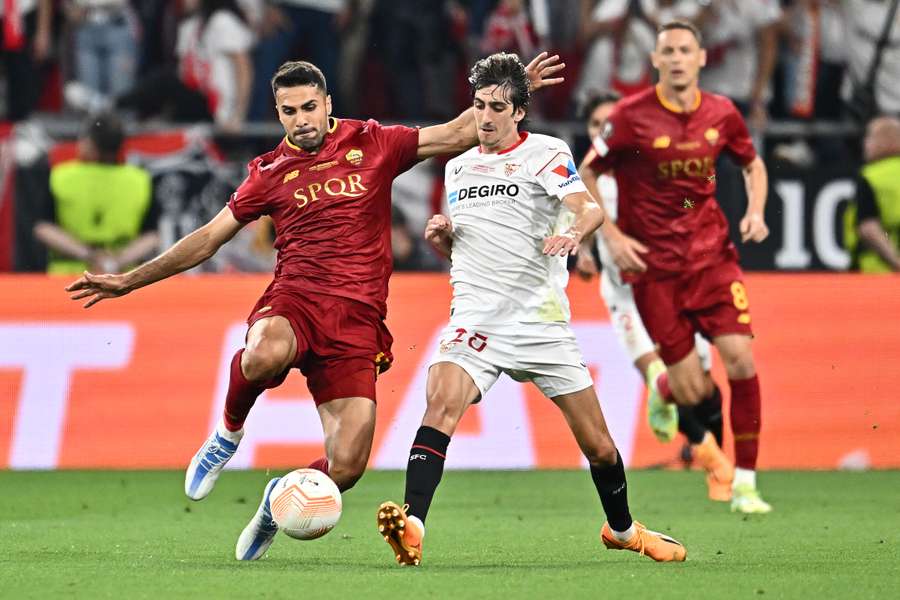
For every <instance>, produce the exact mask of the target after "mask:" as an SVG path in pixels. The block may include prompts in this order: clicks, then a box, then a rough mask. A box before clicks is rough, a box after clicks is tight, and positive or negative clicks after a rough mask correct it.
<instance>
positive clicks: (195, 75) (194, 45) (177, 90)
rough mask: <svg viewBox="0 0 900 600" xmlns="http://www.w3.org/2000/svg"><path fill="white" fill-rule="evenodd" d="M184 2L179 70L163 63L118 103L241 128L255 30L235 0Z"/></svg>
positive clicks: (231, 128) (181, 119)
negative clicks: (160, 67)
mask: <svg viewBox="0 0 900 600" xmlns="http://www.w3.org/2000/svg"><path fill="white" fill-rule="evenodd" d="M185 4H186V6H187V8H188V9H189V11H190V15H191V16H188V17H187V18H185V19H184V20H183V21H182V22H181V24H180V25H179V27H178V38H177V42H176V48H175V51H176V54H177V56H178V66H177V70H172V69H170V68H163V69H161V70H159V71H157V72H156V73H154V74H152V75H150V76H148V77H146V78H143V79H141V80H140V81H139V82H138V84H137V86H136V87H135V88H134V89H132V90H131V91H130V92H128V93H127V94H125V95H124V96H122V97H120V98H119V99H118V101H117V106H118V107H119V108H122V109H133V110H136V111H137V112H138V113H139V114H140V115H141V116H142V117H143V118H147V117H150V116H164V117H168V118H169V119H171V120H173V121H176V122H196V121H215V123H216V125H218V126H219V127H221V128H222V129H224V130H226V131H235V132H236V131H239V130H240V128H241V126H242V124H243V123H244V120H245V119H246V116H247V109H248V103H249V100H250V89H251V85H252V81H253V66H252V63H251V61H250V49H251V48H252V46H253V41H254V37H253V32H252V31H251V29H250V27H249V26H248V25H247V24H246V22H245V21H244V18H245V17H244V13H243V11H242V10H241V8H240V7H239V6H238V4H237V3H236V1H235V0H186V2H185ZM271 94H272V92H271V90H269V96H271Z"/></svg>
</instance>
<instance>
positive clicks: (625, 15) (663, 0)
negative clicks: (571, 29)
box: [577, 0, 710, 101]
mask: <svg viewBox="0 0 900 600" xmlns="http://www.w3.org/2000/svg"><path fill="white" fill-rule="evenodd" d="M709 6H710V2H708V1H704V0H582V2H581V30H580V32H579V37H580V39H581V41H582V43H584V44H587V45H588V50H587V59H586V62H585V64H584V69H583V71H582V76H581V81H580V82H579V85H578V92H577V96H578V99H579V100H580V101H583V100H584V99H585V96H586V95H587V94H588V93H589V92H590V91H592V90H597V89H614V90H616V91H617V92H619V93H620V94H622V95H625V96H627V95H629V94H633V93H634V92H637V91H640V90H642V89H644V88H646V87H647V86H649V85H651V84H652V83H653V81H652V73H653V71H652V68H651V65H650V53H651V52H652V51H653V49H654V47H655V46H656V28H657V27H659V25H661V24H662V23H666V22H668V21H671V20H673V19H687V20H690V21H693V22H694V23H695V24H697V26H698V27H699V26H701V25H702V23H703V21H704V17H705V14H706V11H707V10H708V9H709Z"/></svg>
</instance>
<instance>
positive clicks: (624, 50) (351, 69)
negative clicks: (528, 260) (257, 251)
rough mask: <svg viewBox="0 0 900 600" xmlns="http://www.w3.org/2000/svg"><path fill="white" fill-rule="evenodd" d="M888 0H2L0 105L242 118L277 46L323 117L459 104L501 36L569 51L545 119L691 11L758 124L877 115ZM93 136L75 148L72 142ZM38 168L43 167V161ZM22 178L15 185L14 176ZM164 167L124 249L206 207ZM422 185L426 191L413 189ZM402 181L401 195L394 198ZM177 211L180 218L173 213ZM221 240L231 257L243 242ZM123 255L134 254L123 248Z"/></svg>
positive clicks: (899, 47)
mask: <svg viewBox="0 0 900 600" xmlns="http://www.w3.org/2000/svg"><path fill="white" fill-rule="evenodd" d="M896 4H897V3H896V1H895V0H3V1H2V2H0V21H2V31H0V34H2V45H0V73H2V79H0V85H2V86H3V87H4V88H5V91H4V92H3V93H0V119H5V120H6V121H7V122H22V121H28V120H29V118H30V117H32V116H46V115H53V116H58V117H62V118H63V119H71V120H72V122H76V121H78V122H80V121H81V120H82V119H83V118H84V117H85V116H86V115H93V114H101V113H103V114H108V115H120V116H124V117H125V122H126V123H129V124H134V123H139V124H148V123H176V124H195V123H211V124H214V125H215V126H216V131H218V132H219V133H222V134H226V135H228V134H231V135H235V134H241V133H242V132H243V131H245V130H247V128H248V124H250V123H254V122H264V123H270V124H271V123H274V118H273V117H274V116H275V114H274V104H273V101H272V93H271V88H270V85H269V79H270V77H271V75H272V73H273V72H274V71H275V69H276V68H277V67H278V65H279V64H281V63H282V62H283V61H285V60H288V59H306V60H310V61H312V62H313V63H315V64H316V65H318V66H319V67H320V68H321V69H322V71H323V72H324V74H325V75H326V78H327V80H328V85H329V91H330V93H331V95H332V98H333V102H334V107H335V114H336V115H337V116H342V115H344V116H358V117H374V118H377V119H381V120H385V121H405V122H428V121H432V122H433V121H439V120H444V119H449V118H452V117H454V116H455V115H456V114H458V113H459V112H460V111H461V110H462V109H464V108H465V107H466V106H467V105H469V104H470V102H471V100H470V98H471V96H470V90H469V87H468V83H467V81H466V76H467V70H468V67H469V66H470V65H471V64H472V63H473V62H474V61H475V60H476V59H477V58H479V57H481V56H484V55H487V54H490V53H493V52H497V51H501V50H502V51H508V52H515V53H518V54H519V55H520V56H522V57H523V59H525V60H526V61H527V60H528V59H529V58H531V57H532V56H533V55H535V54H536V53H537V52H539V51H541V50H549V51H550V52H551V53H556V54H559V55H560V57H561V59H562V60H563V61H564V62H565V63H566V72H565V76H566V82H565V83H564V84H563V85H560V86H556V87H554V88H550V89H549V90H547V91H546V92H542V93H541V94H540V97H538V98H536V99H535V100H536V101H535V103H534V104H533V105H532V108H531V115H530V116H531V117H534V118H536V119H538V120H540V121H541V122H545V123H546V122H550V123H552V122H559V121H572V120H573V119H575V118H577V116H578V115H579V108H580V105H581V104H582V103H583V101H584V100H585V99H586V98H587V97H588V96H589V95H591V94H592V93H593V92H595V91H597V90H615V91H617V92H619V93H621V94H623V95H627V94H629V93H632V92H634V91H637V90H640V89H642V88H645V87H646V86H649V85H651V84H652V83H653V77H654V74H653V69H652V67H651V65H650V63H649V55H650V52H651V51H652V49H653V47H654V43H655V30H656V27H657V26H658V25H659V24H660V23H663V22H665V21H668V20H671V19H676V18H682V19H688V20H691V21H692V22H694V23H695V24H697V25H698V26H699V28H700V30H701V32H702V35H703V42H704V46H705V47H706V49H707V55H708V60H707V65H706V68H705V69H704V70H703V72H702V75H701V86H702V87H704V88H706V89H708V90H710V91H713V92H717V93H720V94H723V95H726V96H728V97H729V98H731V99H732V100H733V101H734V102H735V104H736V105H737V106H738V107H739V108H740V109H741V111H742V112H743V113H744V114H745V116H746V117H747V121H748V124H749V125H750V126H751V129H752V131H753V132H755V134H756V135H757V136H759V138H760V139H762V136H763V135H765V132H766V131H767V129H768V127H769V125H770V123H772V122H773V121H779V122H784V121H803V122H816V123H820V122H836V123H838V122H841V123H847V122H850V123H855V124H856V125H857V126H858V127H860V131H861V128H862V126H864V124H865V123H866V122H867V121H868V120H869V119H870V118H871V117H873V116H875V115H876V114H888V115H900V25H897V26H892V27H889V26H888V25H894V24H896V22H897V21H898V18H897V15H896V14H894V13H893V12H892V11H893V10H896ZM91 127H93V130H92V129H91ZM120 127H121V124H120V123H118V121H115V120H114V122H112V124H110V122H108V121H103V122H100V123H95V124H94V125H93V126H90V125H88V126H87V130H84V131H82V137H85V138H86V139H89V138H90V137H91V131H93V133H94V134H97V135H99V133H98V132H106V134H105V135H106V137H103V136H101V137H102V139H100V142H99V143H100V144H104V143H105V144H113V143H114V142H115V141H116V140H117V139H118V138H117V137H116V136H117V135H119V134H118V133H116V131H118V128H120ZM109 131H113V133H109ZM111 140H112V141H111ZM118 143H119V144H121V140H119V142H118ZM267 143H268V142H267ZM845 146H846V144H843V143H838V144H835V143H834V141H833V140H831V141H829V140H828V139H824V140H819V142H817V143H813V144H810V143H809V139H808V138H804V137H795V138H791V137H789V136H788V137H783V138H782V139H781V140H780V141H779V143H778V144H777V145H776V146H774V147H773V148H772V149H771V150H772V152H771V156H774V157H776V158H778V159H780V160H784V161H788V162H790V163H792V164H795V165H798V166H801V167H809V166H810V165H812V164H814V162H815V161H817V160H818V161H823V160H824V161H829V160H830V161H832V162H840V161H842V160H845V157H846V148H845ZM95 150H96V149H95ZM107 153H108V152H107ZM95 155H96V152H95V154H91V153H90V152H87V154H85V149H84V148H81V147H80V151H79V156H80V158H82V159H83V158H84V156H89V157H95ZM94 160H96V158H95V159H94ZM204 160H206V158H204ZM101 162H102V161H101ZM237 162H240V161H237ZM185 164H192V163H191V161H190V160H187V161H182V163H181V164H179V165H178V166H179V167H181V168H182V169H183V170H184V165H185ZM157 166H158V165H157ZM168 166H171V165H168ZM207 166H208V165H207ZM166 168H168V167H167V166H164V167H163V171H165V169H166ZM198 168H199V167H198ZM204 168H205V167H204ZM210 169H211V170H212V171H215V168H213V167H210ZM439 169H440V165H439V164H437V165H433V164H427V165H424V166H422V167H421V169H419V171H420V172H419V173H418V174H417V173H416V172H413V173H412V174H410V176H409V179H412V180H414V181H415V180H416V178H420V179H421V181H420V182H419V183H418V184H417V185H413V186H411V187H412V189H413V191H412V192H410V193H406V192H404V190H403V184H402V183H401V184H400V186H399V188H400V189H398V190H395V192H396V193H395V200H396V202H395V214H394V235H395V248H394V250H395V253H396V254H397V256H398V261H397V266H398V268H409V269H434V268H441V266H442V264H441V263H440V261H438V260H437V259H436V258H435V257H434V256H432V255H431V254H430V253H429V252H428V250H427V249H423V248H421V246H422V244H421V241H420V237H421V236H420V235H419V231H418V228H419V226H420V225H421V223H422V222H423V219H424V218H427V215H428V213H429V211H430V210H434V209H439V208H440V202H439V198H440V189H434V190H431V188H430V184H428V183H425V182H430V181H434V180H435V177H434V173H433V172H431V171H436V170H439ZM164 174H165V173H164ZM82 175H83V174H82ZM70 176H71V174H70ZM131 176H134V174H131ZM188 176H190V173H188ZM237 177H238V181H239V175H238V176H237ZM57 179H59V178H58V177H57ZM233 179H234V177H232V180H231V181H228V180H227V178H218V180H217V181H216V183H217V185H218V187H222V188H224V189H227V188H228V186H229V185H231V184H233V183H234V181H233ZM436 179H437V180H439V179H440V177H437V178H436ZM47 180H48V181H51V183H52V180H53V178H52V177H50V175H49V167H48V169H47ZM22 181H24V182H25V183H23V185H27V181H28V178H27V176H26V177H24V178H22ZM123 181H124V180H123ZM167 181H168V182H169V184H170V185H169V188H167V189H166V193H167V194H168V195H167V196H165V198H163V199H162V200H160V198H162V197H161V195H160V194H159V193H158V191H157V192H155V193H154V194H153V197H154V198H155V199H156V200H154V201H153V202H149V203H146V206H144V204H141V202H138V204H140V205H141V206H144V208H143V209H142V210H143V211H144V212H146V214H147V215H149V216H148V217H147V218H148V219H150V220H155V219H157V217H158V215H164V214H167V213H165V211H163V210H162V209H161V208H160V207H156V208H154V206H156V204H159V203H160V202H163V201H165V202H168V203H169V204H170V205H171V206H169V207H168V209H169V212H168V214H169V215H170V217H169V220H170V221H171V222H173V223H177V224H178V226H177V227H176V226H174V225H170V226H168V227H164V226H161V225H157V224H153V226H148V225H147V224H146V223H144V222H143V221H144V220H145V219H143V218H142V219H137V220H134V219H133V221H134V222H131V223H130V224H129V225H128V227H127V229H128V231H129V232H130V234H129V235H130V239H131V240H132V241H134V240H142V242H143V243H142V244H138V245H137V250H145V251H146V250H147V249H148V248H149V246H148V244H147V240H149V239H157V238H153V237H148V236H155V235H157V234H159V235H158V240H159V244H160V246H162V247H165V246H166V245H168V244H169V243H171V242H173V241H174V239H177V236H178V234H179V233H186V232H187V231H184V230H189V226H192V225H193V226H196V225H199V224H200V223H202V222H203V219H204V217H205V212H204V211H203V210H201V209H198V208H197V202H193V203H192V204H191V206H188V204H190V202H189V201H188V200H186V201H185V202H184V203H182V204H179V203H178V202H173V201H171V197H172V195H173V194H176V193H180V191H183V189H182V188H186V187H189V186H187V185H186V184H184V183H183V182H182V183H180V184H177V185H176V184H171V181H173V180H172V179H171V178H170V179H165V177H160V176H158V173H156V174H155V175H154V178H153V182H152V183H153V186H158V185H159V184H160V182H162V183H163V184H166V182H167ZM123 185H124V184H123ZM423 185H424V187H423ZM723 185H724V182H723ZM51 187H52V186H51ZM48 189H49V188H48ZM216 189H218V188H216ZM422 189H429V190H431V191H430V192H429V193H428V195H429V196H430V197H429V198H426V199H424V201H423V198H422V193H421V190H422ZM52 193H53V192H52V190H50V191H49V192H48V198H49V197H52ZM185 194H186V192H185ZM207 195H209V194H208V192H207ZM404 196H408V197H409V198H410V200H409V201H406V202H404V201H403V198H404ZM220 200H221V199H220ZM85 201H87V199H85ZM47 202H53V200H48V201H47ZM45 204H46V203H45ZM200 204H201V205H202V204H203V203H202V202H201V203H200ZM219 206H220V204H219ZM162 208H165V207H162ZM201 208H202V206H201ZM213 208H215V207H213ZM28 210H31V211H32V212H33V213H34V215H35V218H36V219H37V221H38V222H39V223H45V222H49V221H50V220H52V218H58V217H59V214H58V213H56V212H54V211H52V210H50V209H48V208H47V207H46V206H45V207H43V208H41V209H31V208H26V211H28ZM191 211H193V213H191ZM144 212H142V213H141V214H142V215H143V214H144ZM189 213H190V214H191V216H190V218H187V217H185V215H187V214H189ZM126 220H127V219H126ZM163 220H165V219H163ZM121 225H122V226H124V221H123V223H122V224H121ZM266 228H267V226H266V225H265V224H263V225H262V226H260V227H259V230H258V231H256V232H254V233H253V234H252V235H248V237H247V238H246V240H245V246H244V248H243V249H244V250H246V249H247V248H265V246H266V244H265V240H266V239H267V236H269V235H270V232H268V233H267V229H266ZM166 229H168V231H169V233H168V234H166V232H165V231H163V230H166ZM114 233H115V232H111V231H108V232H107V233H106V234H107V235H113V234H114ZM118 234H121V232H119V233H118ZM118 234H116V235H118ZM35 235H36V236H37V237H36V239H37V240H39V241H41V242H42V243H43V244H44V245H48V244H49V246H48V247H50V249H51V250H50V251H51V255H53V254H54V253H55V254H56V255H59V254H65V252H63V250H62V249H63V248H68V249H69V250H70V251H71V252H69V254H68V255H69V257H70V258H72V256H73V254H72V253H73V252H74V256H75V257H78V260H76V261H75V262H76V263H78V265H79V267H78V268H82V267H83V266H84V265H85V264H88V265H92V266H93V267H95V268H100V267H101V266H103V265H106V266H107V267H110V266H116V267H121V266H123V265H125V264H126V263H127V262H128V261H127V260H126V261H125V262H122V260H121V257H116V256H111V255H110V253H109V252H102V253H98V252H93V251H92V250H91V248H92V247H93V248H96V247H97V244H93V245H91V244H87V243H86V244H82V246H81V247H78V246H73V245H72V244H71V243H68V242H66V241H65V240H64V239H63V238H61V237H60V232H59V231H55V230H51V229H48V228H43V229H41V230H40V233H38V230H37V229H36V230H35ZM47 240H51V241H52V243H51V242H48V241H47ZM61 240H62V241H61ZM261 240H262V241H261ZM69 242H71V240H69ZM54 244H55V245H54ZM154 249H155V248H154ZM145 253H146V252H145ZM234 256H235V257H240V256H243V254H242V251H238V252H236V253H234ZM125 258H126V259H129V260H131V261H132V262H133V260H134V259H135V258H136V256H135V249H134V248H132V251H131V252H130V253H128V254H126V256H125ZM104 261H105V262H104ZM26 262H27V261H26ZM52 262H53V257H52V256H51V263H52ZM233 262H236V263H241V260H239V259H238V258H235V261H233ZM229 264H230V263H229ZM51 266H52V265H51ZM270 266H271V256H264V257H262V258H261V260H260V261H259V262H257V263H254V264H253V265H250V266H248V265H245V264H238V265H237V266H236V267H235V268H241V269H243V268H248V269H251V268H259V269H263V270H264V269H266V268H269V267H270Z"/></svg>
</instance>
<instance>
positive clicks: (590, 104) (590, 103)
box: [578, 90, 622, 121]
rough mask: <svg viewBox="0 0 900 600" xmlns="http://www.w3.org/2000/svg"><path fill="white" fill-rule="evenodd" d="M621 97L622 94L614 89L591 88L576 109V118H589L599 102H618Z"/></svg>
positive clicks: (584, 119)
mask: <svg viewBox="0 0 900 600" xmlns="http://www.w3.org/2000/svg"><path fill="white" fill-rule="evenodd" d="M621 99H622V94H620V93H619V92H616V91H615V90H593V91H591V92H590V93H588V96H587V98H585V99H584V102H582V103H581V107H580V108H579V110H578V118H579V119H581V120H583V121H586V120H588V119H590V118H591V115H592V114H593V113H594V110H595V109H596V108H597V107H598V106H600V105H601V104H606V103H607V102H618V101H619V100H621Z"/></svg>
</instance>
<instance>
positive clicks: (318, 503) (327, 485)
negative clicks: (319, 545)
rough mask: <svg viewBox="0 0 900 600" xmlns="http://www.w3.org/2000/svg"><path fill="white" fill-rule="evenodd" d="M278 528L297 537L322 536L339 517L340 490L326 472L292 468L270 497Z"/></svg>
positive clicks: (340, 505) (331, 527)
mask: <svg viewBox="0 0 900 600" xmlns="http://www.w3.org/2000/svg"><path fill="white" fill-rule="evenodd" d="M269 503H270V506H271V509H272V517H273V518H274V519H275V523H277V524H278V527H279V529H281V530H282V531H284V532H285V533H286V534H287V535H289V536H291V537H292V538H296V539H298V540H314V539H316V538H319V537H322V536H323V535H325V534H326V533H328V532H329V531H331V530H332V529H333V528H334V526H335V525H337V522H338V519H340V518H341V508H342V502H341V492H340V490H338V487H337V485H336V484H335V483H334V481H332V480H331V478H330V477H328V475H326V474H325V473H322V472H321V471H317V470H315V469H297V470H296V471H291V472H290V473H288V474H287V475H285V476H284V477H282V478H281V480H280V481H279V482H278V483H277V484H275V487H274V488H273V489H272V492H271V494H270V496H269Z"/></svg>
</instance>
